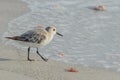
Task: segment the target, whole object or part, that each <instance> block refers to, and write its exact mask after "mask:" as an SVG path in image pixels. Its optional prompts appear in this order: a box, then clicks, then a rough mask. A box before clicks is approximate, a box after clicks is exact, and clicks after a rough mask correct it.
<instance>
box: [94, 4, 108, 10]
mask: <svg viewBox="0 0 120 80" xmlns="http://www.w3.org/2000/svg"><path fill="white" fill-rule="evenodd" d="M94 10H98V11H105V10H106V8H105V6H103V5H99V6H96V7H95V8H94Z"/></svg>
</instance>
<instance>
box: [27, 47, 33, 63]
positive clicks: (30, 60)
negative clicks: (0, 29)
mask: <svg viewBox="0 0 120 80" xmlns="http://www.w3.org/2000/svg"><path fill="white" fill-rule="evenodd" d="M29 55H30V47H29V48H28V57H27V59H28V61H34V60H33V59H30V57H29Z"/></svg>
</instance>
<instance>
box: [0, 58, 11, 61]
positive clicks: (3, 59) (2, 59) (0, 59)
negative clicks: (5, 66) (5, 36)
mask: <svg viewBox="0 0 120 80" xmlns="http://www.w3.org/2000/svg"><path fill="white" fill-rule="evenodd" d="M0 61H11V59H6V58H0Z"/></svg>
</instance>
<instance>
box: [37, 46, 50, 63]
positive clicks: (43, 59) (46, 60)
mask: <svg viewBox="0 0 120 80" xmlns="http://www.w3.org/2000/svg"><path fill="white" fill-rule="evenodd" d="M37 54H38V55H39V56H40V57H41V58H42V59H43V60H44V61H46V62H47V61H48V59H46V58H44V57H43V56H42V55H41V54H40V53H39V51H38V48H37Z"/></svg>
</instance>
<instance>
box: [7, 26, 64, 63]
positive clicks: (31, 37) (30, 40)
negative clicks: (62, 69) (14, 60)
mask: <svg viewBox="0 0 120 80" xmlns="http://www.w3.org/2000/svg"><path fill="white" fill-rule="evenodd" d="M55 34H58V35H59V36H63V35H62V34H60V33H58V32H57V31H56V28H55V27H54V26H50V27H46V28H45V29H44V28H40V29H34V30H29V31H27V32H25V33H23V34H21V35H20V36H13V37H5V38H7V39H12V40H16V41H19V42H20V43H22V44H25V45H27V46H29V47H28V56H27V60H28V61H34V60H33V59H30V57H29V53H30V48H31V47H34V48H36V49H37V51H36V53H37V54H38V55H39V56H40V57H41V58H42V59H43V60H44V61H47V60H48V59H46V58H44V57H43V56H42V55H41V54H40V53H39V51H38V47H42V46H45V45H47V44H48V43H49V42H50V41H51V40H52V39H53V37H54V35H55Z"/></svg>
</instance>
